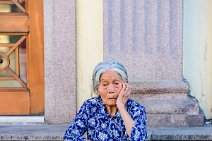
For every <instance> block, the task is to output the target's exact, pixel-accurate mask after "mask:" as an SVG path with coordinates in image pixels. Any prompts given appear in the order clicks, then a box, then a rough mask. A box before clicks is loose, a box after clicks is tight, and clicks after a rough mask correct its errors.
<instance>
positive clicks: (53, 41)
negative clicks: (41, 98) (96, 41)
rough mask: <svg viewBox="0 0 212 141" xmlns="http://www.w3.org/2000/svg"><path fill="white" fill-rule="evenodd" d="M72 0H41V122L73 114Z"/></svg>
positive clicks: (59, 120) (64, 119)
mask: <svg viewBox="0 0 212 141" xmlns="http://www.w3.org/2000/svg"><path fill="white" fill-rule="evenodd" d="M75 8H76V4H75V0H62V1H61V0H53V1H52V0H44V60H45V61H44V69H45V115H44V116H45V122H47V123H51V124H61V123H70V122H71V120H72V118H73V117H74V116H75V115H76V36H75V35H76V31H75V30H76V28H75V27H76V26H75V23H76V18H75V11H76V9H75Z"/></svg>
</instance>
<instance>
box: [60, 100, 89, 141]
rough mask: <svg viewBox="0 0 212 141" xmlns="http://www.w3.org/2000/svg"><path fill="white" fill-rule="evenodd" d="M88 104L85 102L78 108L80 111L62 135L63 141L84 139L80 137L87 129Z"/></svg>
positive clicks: (81, 140)
mask: <svg viewBox="0 0 212 141" xmlns="http://www.w3.org/2000/svg"><path fill="white" fill-rule="evenodd" d="M88 113H89V110H88V105H87V104H86V102H85V103H84V104H83V105H82V107H81V108H80V111H79V112H78V114H77V115H76V117H75V118H74V120H73V121H72V123H71V124H70V125H69V127H68V129H67V130H66V132H65V135H64V141H85V140H86V139H85V138H83V137H81V136H83V134H84V133H85V132H86V130H87V119H88Z"/></svg>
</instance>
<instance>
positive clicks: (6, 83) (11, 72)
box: [0, 35, 27, 88]
mask: <svg viewBox="0 0 212 141" xmlns="http://www.w3.org/2000/svg"><path fill="white" fill-rule="evenodd" d="M26 67H27V66H26V37H25V36H24V35H0V88H1V87H7V88H11V87H26Z"/></svg>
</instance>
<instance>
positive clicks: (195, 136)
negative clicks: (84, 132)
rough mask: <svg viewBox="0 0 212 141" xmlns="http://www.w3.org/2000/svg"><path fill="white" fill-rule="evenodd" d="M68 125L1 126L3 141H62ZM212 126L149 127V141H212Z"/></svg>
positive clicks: (0, 131) (0, 134) (0, 133)
mask: <svg viewBox="0 0 212 141" xmlns="http://www.w3.org/2000/svg"><path fill="white" fill-rule="evenodd" d="M67 127H68V125H48V124H42V125H0V140H1V141H6V140H7V141H9V140H16V141H36V140H37V141H62V140H63V135H64V133H65V130H66V129H67ZM211 131H212V125H205V126H204V127H156V128H154V127H149V128H148V139H147V140H212V132H211Z"/></svg>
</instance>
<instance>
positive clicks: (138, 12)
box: [104, 0, 204, 126]
mask: <svg viewBox="0 0 212 141" xmlns="http://www.w3.org/2000/svg"><path fill="white" fill-rule="evenodd" d="M182 7H183V0H105V1H104V59H116V60H119V61H120V62H121V63H123V64H124V65H125V66H126V68H127V70H128V74H129V82H130V83H131V85H132V86H133V95H132V97H133V98H134V99H136V100H137V101H139V102H140V103H141V104H143V105H144V106H145V107H146V110H147V114H148V117H147V118H148V125H149V126H201V125H203V119H204V118H203V114H200V109H199V106H198V102H196V101H194V100H193V99H192V98H190V97H188V95H187V93H188V92H189V84H188V83H187V82H185V81H184V80H183V76H182V74H183V72H182V71H183V68H182V67H183V64H182V63H183V60H182V59H183V58H182V56H183V55H182V51H183V46H182V36H183V26H182V25H183V18H182V16H183V9H182Z"/></svg>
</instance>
